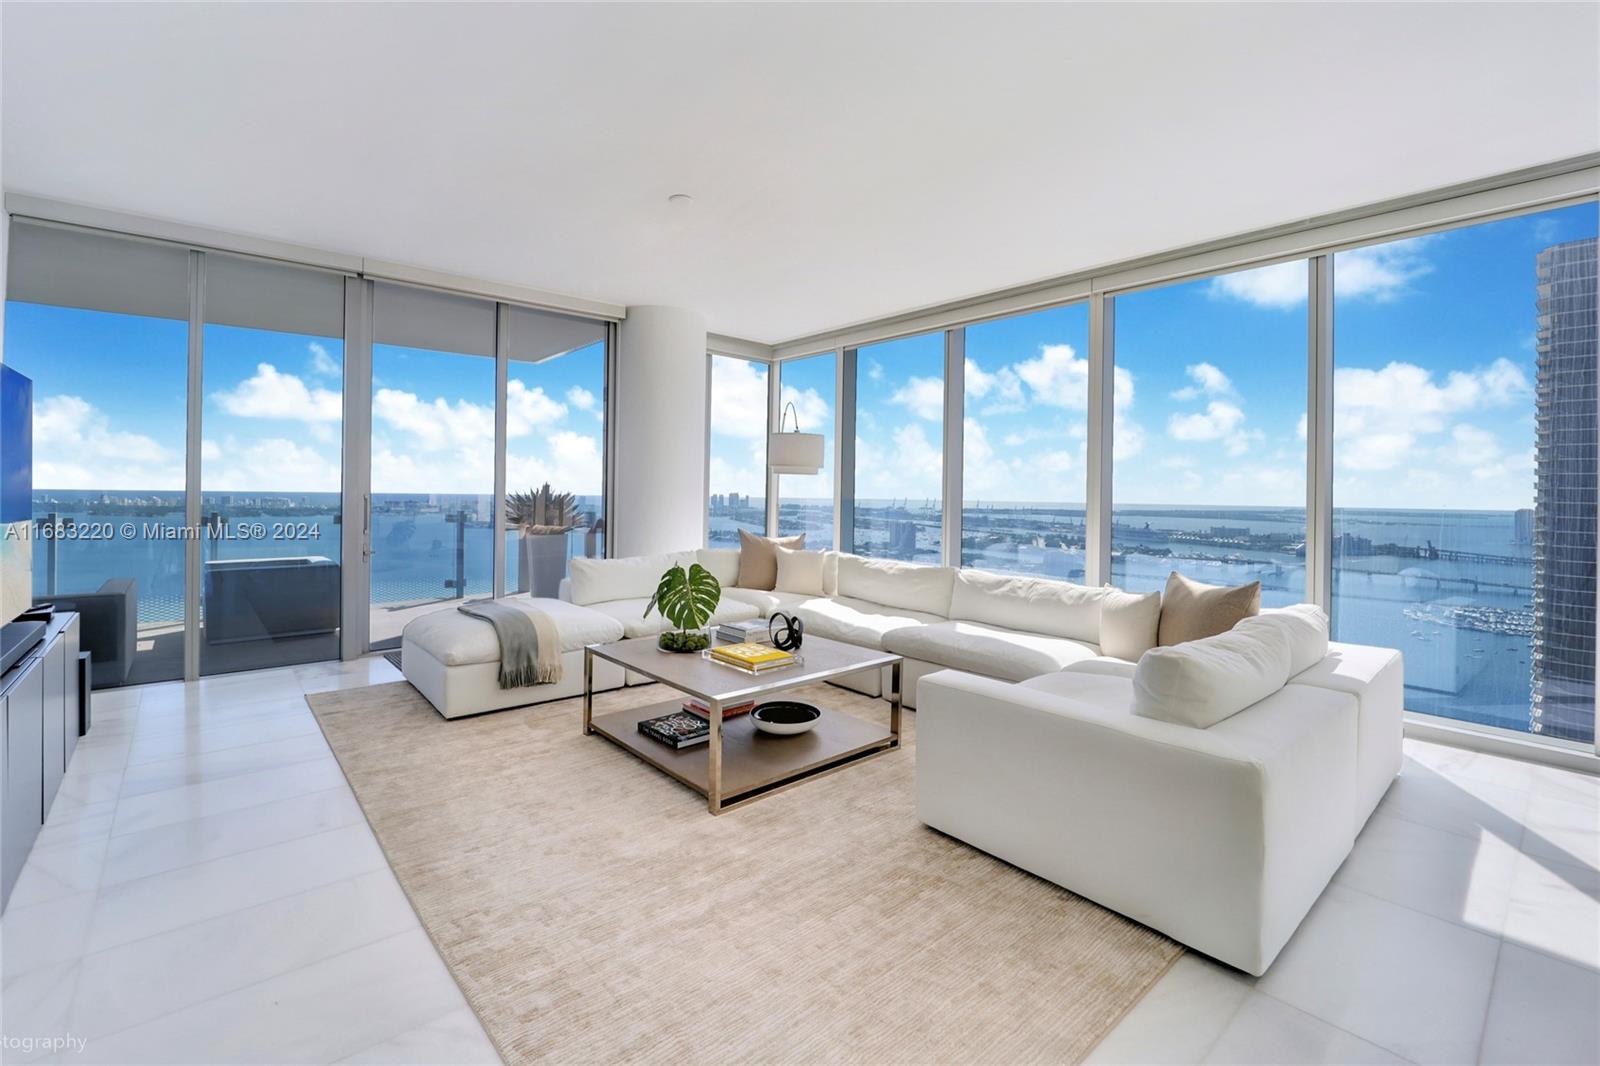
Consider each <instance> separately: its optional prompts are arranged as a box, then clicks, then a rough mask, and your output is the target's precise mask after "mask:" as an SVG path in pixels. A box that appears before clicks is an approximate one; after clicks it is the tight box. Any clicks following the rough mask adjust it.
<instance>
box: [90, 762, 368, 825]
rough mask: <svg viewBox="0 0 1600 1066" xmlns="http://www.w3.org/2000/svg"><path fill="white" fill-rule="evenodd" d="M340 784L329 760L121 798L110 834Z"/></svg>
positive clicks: (340, 773) (334, 765) (341, 774)
mask: <svg viewBox="0 0 1600 1066" xmlns="http://www.w3.org/2000/svg"><path fill="white" fill-rule="evenodd" d="M344 783H345V779H344V772H343V771H341V770H340V769H339V763H338V761H337V760H336V759H334V757H333V756H332V755H329V756H327V757H326V758H322V759H316V760H312V761H308V762H299V763H294V764H293V765H291V766H282V767H277V768H275V769H272V770H260V771H257V772H256V773H250V774H238V775H237V776H234V777H224V778H222V779H221V780H218V781H202V782H200V783H199V784H194V785H183V786H181V787H179V788H169V789H164V790H163V791H161V792H148V793H145V794H144V795H142V796H126V797H124V798H123V799H121V800H119V801H118V802H117V815H116V822H115V824H114V826H113V827H112V833H113V834H114V835H117V834H122V833H134V832H138V831H139V830H141V829H154V828H156V827H157V826H162V825H171V824H172V823H174V822H182V821H186V820H188V819H190V818H203V817H205V816H207V815H212V814H222V813H224V812H225V811H236V810H243V809H245V808H247V807H255V806H259V805H260V804H263V803H270V802H272V801H273V800H279V799H287V798H289V797H290V796H302V795H305V794H306V793H308V792H322V791H325V790H327V789H330V788H338V787H339V786H341V785H343V784H344Z"/></svg>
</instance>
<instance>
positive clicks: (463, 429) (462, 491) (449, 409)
mask: <svg viewBox="0 0 1600 1066" xmlns="http://www.w3.org/2000/svg"><path fill="white" fill-rule="evenodd" d="M495 314H496V309H495V304H494V303H492V302H491V301H488V300H475V299H471V298H468V297H465V296H456V295H453V294H449V293H442V292H434V291H431V290H427V289H415V288H410V287H407V286H403V285H390V284H386V283H383V282H379V283H377V284H376V285H375V286H374V288H373V305H372V333H373V344H372V494H371V501H372V502H371V526H370V530H371V532H370V544H369V549H370V552H371V555H370V561H369V580H370V584H369V588H370V592H369V600H370V611H369V618H368V624H369V627H370V628H369V632H368V644H369V645H370V646H371V647H373V648H393V647H399V644H400V632H401V630H402V629H404V628H405V624H406V623H407V622H409V621H410V620H411V619H413V618H416V617H419V616H421V615H424V614H428V613H431V612H433V611H438V610H453V609H454V608H455V607H456V606H457V605H458V604H460V603H461V602H462V601H464V600H466V599H468V598H484V597H489V596H492V595H494V481H495V477H494V466H495V391H496V389H495V328H496V327H495Z"/></svg>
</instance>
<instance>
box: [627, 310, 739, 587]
mask: <svg viewBox="0 0 1600 1066" xmlns="http://www.w3.org/2000/svg"><path fill="white" fill-rule="evenodd" d="M708 373H710V363H709V361H708V359H707V357H706V324H705V319H703V318H702V317H701V316H700V315H699V314H697V313H696V312H694V311H688V310H685V309H683V308H678V307H652V306H646V307H630V308H628V315H627V317H626V318H625V319H623V321H622V326H621V329H620V330H619V335H618V344H617V368H616V381H615V382H614V384H613V388H614V389H615V390H616V392H615V396H616V399H615V402H614V404H613V406H612V417H613V419H614V422H615V432H616V437H615V438H614V443H615V448H616V466H615V468H614V469H615V471H616V476H615V479H614V482H613V484H612V486H611V493H612V498H613V503H612V507H611V514H612V520H613V522H614V523H615V528H614V529H612V530H610V531H608V540H609V541H610V543H611V545H612V549H611V552H610V554H611V555H613V556H628V555H650V554H654V553H656V552H667V551H683V550H685V549H689V548H698V547H700V546H701V545H702V544H703V543H704V542H705V510H706V450H707V442H706V415H707V399H706V391H707V390H706V382H707V377H706V375H707V374H708ZM764 413H765V412H761V411H753V412H749V416H750V417H752V418H759V417H761V416H762V415H763V414H764Z"/></svg>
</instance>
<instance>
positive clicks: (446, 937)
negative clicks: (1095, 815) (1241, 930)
mask: <svg viewBox="0 0 1600 1066" xmlns="http://www.w3.org/2000/svg"><path fill="white" fill-rule="evenodd" d="M800 692H801V698H807V699H810V700H812V701H813V702H817V703H822V704H824V705H826V706H829V707H833V708H836V709H839V710H846V711H849V712H850V713H853V714H857V715H859V716H861V717H863V718H868V719H872V720H877V721H887V714H888V707H887V704H884V703H883V702H881V701H879V700H870V699H866V698H864V697H860V696H857V695H855V694H853V693H849V692H846V691H845V690H843V689H839V688H835V687H832V686H826V685H823V686H818V687H817V688H816V689H806V690H800ZM669 696H670V694H669V693H667V692H665V691H664V690H662V689H661V688H660V687H658V686H653V685H652V686H648V687H641V688H631V689H626V690H623V691H620V692H612V693H607V694H604V695H603V696H600V697H597V698H596V711H597V713H598V712H600V711H602V710H611V709H617V708H621V707H625V706H633V705H635V704H638V703H645V702H655V701H659V700H662V699H664V698H669ZM308 699H309V700H310V703H311V706H312V709H313V710H314V711H315V712H316V715H317V718H318V720H319V721H320V722H321V723H322V729H323V732H324V733H325V734H326V735H327V738H328V742H329V743H330V744H331V745H332V747H333V750H334V752H335V754H337V756H338V758H339V761H340V763H342V764H343V766H344V770H345V774H346V775H347V776H348V777H349V779H350V784H351V785H352V787H353V788H354V789H355V793H356V796H357V797H358V798H359V799H360V801H361V805H362V807H363V808H364V809H365V811H366V814H367V818H368V819H369V820H370V821H371V823H372V826H373V829H374V830H376V832H377V835H378V839H379V840H380V841H381V842H382V844H383V848H384V850H385V851H386V852H387V854H388V857H389V861H390V863H391V864H392V865H393V866H394V869H395V873H396V874H397V875H398V876H399V879H400V883H401V884H402V885H403V886H404V888H405V890H406V892H407V894H408V895H409V896H410V897H411V902H412V904H413V905H414V906H415V907H416V910H417V913H418V914H419V915H420V916H421V918H422V922H423V924H424V925H425V926H426V927H427V930H428V932H429V934H430V935H431V936H432V937H433V940H434V943H435V944H437V945H438V947H439V950H440V952H441V953H442V954H443V956H444V959H445V962H446V963H448V964H449V966H450V969H451V970H452V972H453V973H454V974H455V977H456V980H457V981H458V982H459V983H460V985H461V987H462V989H463V990H464V991H465V993H466V996H467V999H468V1000H469V1001H470V1002H471V1004H472V1006H473V1008H474V1009H475V1010H476V1011H477V1013H478V1017H479V1018H481V1019H482V1021H483V1024H484V1027H485V1029H487V1030H488V1032H489V1035H490V1037H491V1038H493V1040H494V1042H495V1043H496V1045H498V1047H499V1049H500V1052H501V1054H502V1056H504V1058H505V1059H506V1061H507V1062H528V1061H538V1060H550V1061H555V1062H619V1061H630V1062H651V1061H655V1062H696V1063H725V1062H807V1063H809V1062H831V1061H854V1062H870V1063H891V1062H979V1061H982V1062H1023V1061H1029V1062H1071V1061H1076V1060H1078V1059H1081V1058H1082V1057H1083V1056H1084V1055H1086V1054H1087V1053H1088V1052H1089V1051H1090V1050H1091V1049H1092V1048H1093V1047H1094V1046H1095V1045H1096V1044H1097V1043H1098V1042H1099V1041H1100V1039H1101V1038H1102V1037H1103V1036H1104V1035H1105V1034H1106V1033H1107V1032H1108V1031H1110V1029H1111V1027H1112V1026H1113V1025H1115V1024H1116V1022H1117V1021H1118V1020H1119V1019H1120V1018H1121V1017H1122V1016H1123V1014H1125V1013H1126V1012H1127V1011H1128V1009H1129V1008H1130V1007H1132V1006H1133V1005H1134V1004H1135V1003H1137V1002H1138V1001H1139V999H1140V997H1142V996H1143V995H1144V993H1145V992H1146V990H1148V989H1149V987H1150V986H1151V984H1153V983H1154V982H1155V980H1156V979H1157V978H1158V977H1160V976H1161V974H1162V973H1164V972H1165V971H1166V969H1167V967H1168V966H1170V965H1171V964H1172V962H1173V961H1174V960H1175V959H1176V958H1177V957H1178V955H1179V954H1180V953H1181V952H1182V948H1180V947H1179V946H1178V945H1176V944H1174V943H1172V942H1171V941H1169V940H1167V939H1166V938H1164V937H1162V936H1160V935H1159V934H1157V933H1154V932H1152V931H1150V930H1149V929H1146V928H1144V927H1143V926H1140V925H1137V924H1135V923H1133V922H1130V921H1128V920H1127V919H1125V918H1122V917H1120V916H1118V915H1116V914H1113V913H1111V912H1110V911H1107V910H1104V909H1102V908H1100V907H1098V906H1096V905H1094V904H1092V903H1089V902H1088V901H1086V900H1083V899H1080V898H1079V897H1077V896H1074V895H1072V894H1071V893H1069V892H1066V891H1063V890H1062V889H1060V888H1057V887H1056V886H1054V885H1052V884H1049V883H1048V882H1045V881H1042V880H1040V879H1039V878H1037V877H1034V876H1032V875H1030V874H1027V873H1024V872H1023V871H1021V870H1018V869H1016V868H1015V867H1012V866H1008V865H1006V864H1005V863H1003V862H1000V861H999V860H997V859H993V858H990V857H989V856H987V855H984V854H983V853H981V852H979V851H977V850H975V849H973V848H970V847H968V846H966V845H964V844H962V843H960V842H958V841H956V840H953V839H951V838H949V837H946V836H943V835H941V834H939V833H936V832H934V831H933V830H930V829H928V828H926V827H925V826H923V825H922V824H921V823H920V822H918V821H917V818H916V813H915V807H914V797H913V781H914V770H915V762H914V760H915V758H916V745H915V729H916V714H915V713H913V712H907V714H906V715H905V722H906V727H907V729H906V732H907V736H908V742H907V743H906V744H905V745H904V746H903V747H902V748H901V750H900V751H898V752H892V753H890V754H887V755H883V756H880V757H878V758H876V759H870V760H867V761H865V762H862V763H859V764H856V765H852V766H849V767H846V768H844V769H843V770H841V771H839V772H837V773H834V774H831V775H828V776H825V777H822V778H819V779H816V780H813V781H808V782H806V783H804V784H801V785H799V786H797V787H795V788H791V789H789V790H787V791H784V792H779V793H776V794H773V795H770V796H768V797H766V798H764V799H761V800H759V801H757V802H755V803H752V804H750V805H748V806H746V807H742V808H739V809H736V810H733V811H730V812H728V813H726V814H723V815H721V816H720V817H713V816H711V815H710V814H708V813H707V812H706V808H705V801H704V799H703V798H701V797H700V796H699V795H698V794H696V793H694V792H691V791H690V790H689V789H687V788H684V787H683V786H681V785H679V784H678V783H677V782H675V781H673V780H672V779H670V778H668V777H667V776H666V775H665V774H662V773H660V772H658V771H657V770H655V769H654V768H652V767H650V766H648V765H646V764H645V763H643V762H640V761H639V760H637V759H635V758H634V757H633V756H631V755H629V754H628V753H626V752H624V751H622V750H621V749H620V748H618V747H616V746H615V745H613V744H612V743H610V742H609V741H607V740H604V739H602V738H601V737H598V736H590V737H585V736H582V735H581V734H580V733H579V712H580V703H579V701H578V700H567V701H563V702H560V703H552V704H546V705H544V706H540V707H530V708H523V709H520V710H514V711H504V712H501V713H498V714H490V715H485V716H483V717H479V718H468V719H461V720H457V721H453V722H450V721H445V720H444V719H443V718H440V717H439V715H438V714H436V713H435V712H434V710H433V708H432V707H431V706H429V704H428V702H427V701H426V700H425V699H424V698H423V697H422V696H420V695H419V694H417V692H416V691H415V690H414V689H412V688H411V687H410V686H409V685H407V684H405V683H403V682H402V683H397V684H389V685H375V686H372V687H370V688H363V689H354V690H346V691H343V692H330V693H326V694H320V695H314V696H310V697H308ZM1040 813H1041V812H1019V815H1025V816H1030V817H1037V816H1038V815H1039V814H1040ZM1046 816H1048V814H1046Z"/></svg>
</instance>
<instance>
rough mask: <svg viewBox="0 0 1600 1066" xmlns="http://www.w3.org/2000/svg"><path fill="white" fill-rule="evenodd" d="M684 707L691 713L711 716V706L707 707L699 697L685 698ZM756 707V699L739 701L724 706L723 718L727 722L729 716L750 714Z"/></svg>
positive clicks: (705, 716) (704, 716) (702, 716)
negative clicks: (730, 705) (729, 705)
mask: <svg viewBox="0 0 1600 1066" xmlns="http://www.w3.org/2000/svg"><path fill="white" fill-rule="evenodd" d="M683 709H684V710H686V711H688V712H689V713H690V714H698V715H699V716H700V717H701V718H710V717H711V708H710V707H707V706H706V705H705V703H703V702H702V701H700V700H697V699H687V700H684V701H683ZM755 709H756V701H755V700H746V701H745V702H744V703H737V704H734V705H733V706H732V707H724V708H722V720H723V721H724V722H726V721H727V720H728V719H729V718H737V717H739V716H740V715H741V714H749V713H750V712H751V711H753V710H755Z"/></svg>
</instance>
